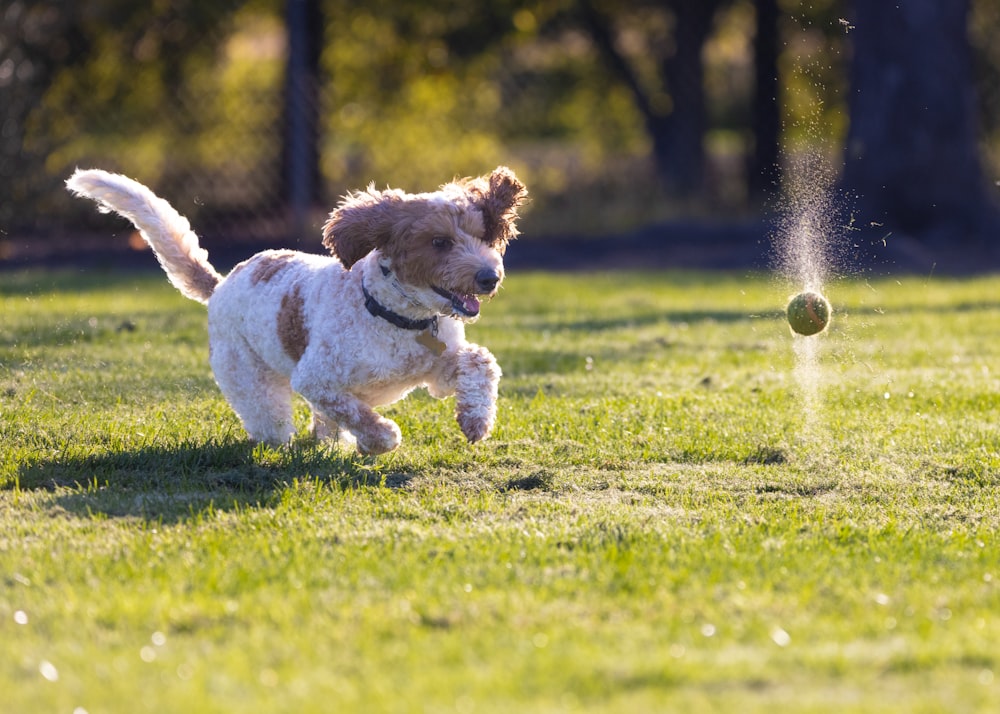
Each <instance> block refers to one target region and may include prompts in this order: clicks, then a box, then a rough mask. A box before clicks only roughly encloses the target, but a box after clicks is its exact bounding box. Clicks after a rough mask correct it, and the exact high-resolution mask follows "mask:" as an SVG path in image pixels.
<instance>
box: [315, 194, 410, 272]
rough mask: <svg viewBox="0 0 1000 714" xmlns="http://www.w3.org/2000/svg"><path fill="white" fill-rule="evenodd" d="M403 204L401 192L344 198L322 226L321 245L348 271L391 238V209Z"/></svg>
mask: <svg viewBox="0 0 1000 714" xmlns="http://www.w3.org/2000/svg"><path fill="white" fill-rule="evenodd" d="M403 200H404V194H403V192H402V191H397V190H392V189H389V190H386V191H378V190H376V189H375V185H374V184H371V185H369V186H368V189H367V190H366V191H357V192H355V193H349V194H347V195H346V196H344V198H343V200H342V201H341V202H340V205H339V206H337V207H336V208H335V209H334V210H333V212H332V213H331V214H330V217H329V218H328V219H327V221H326V223H325V224H324V225H323V245H324V246H326V247H327V248H329V250H330V252H331V253H333V254H334V255H335V256H337V257H338V258H339V259H340V262H341V263H343V264H344V267H345V268H350V267H351V266H352V265H354V264H355V263H357V262H358V261H359V260H361V259H362V258H364V257H365V256H366V255H368V254H369V253H371V252H372V251H373V250H375V249H376V248H382V247H384V246H385V244H386V243H387V242H388V241H389V239H390V237H391V236H392V224H393V208H394V206H396V205H398V204H399V203H400V202H401V201H403Z"/></svg>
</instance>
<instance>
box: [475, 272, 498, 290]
mask: <svg viewBox="0 0 1000 714" xmlns="http://www.w3.org/2000/svg"><path fill="white" fill-rule="evenodd" d="M499 282H500V275H499V274H498V273H497V271H495V270H494V269H493V268H483V269H482V270H480V271H479V272H478V273H476V287H477V288H478V289H479V290H480V291H482V292H484V293H491V292H493V291H494V290H496V287H497V284H498V283H499Z"/></svg>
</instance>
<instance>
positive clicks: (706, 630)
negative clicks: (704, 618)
mask: <svg viewBox="0 0 1000 714" xmlns="http://www.w3.org/2000/svg"><path fill="white" fill-rule="evenodd" d="M701 634H702V635H704V636H705V637H712V636H713V635H714V634H715V625H713V624H712V623H710V622H706V623H705V624H704V625H702V626H701Z"/></svg>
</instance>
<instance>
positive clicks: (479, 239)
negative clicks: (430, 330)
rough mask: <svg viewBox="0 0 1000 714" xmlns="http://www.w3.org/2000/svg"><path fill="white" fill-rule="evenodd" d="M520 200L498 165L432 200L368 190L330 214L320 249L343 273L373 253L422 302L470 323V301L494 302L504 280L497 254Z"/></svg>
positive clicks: (474, 308) (511, 233) (516, 186)
mask: <svg viewBox="0 0 1000 714" xmlns="http://www.w3.org/2000/svg"><path fill="white" fill-rule="evenodd" d="M527 195H528V192H527V190H526V189H525V187H524V184H522V183H521V182H520V181H519V180H518V178H517V177H516V176H515V175H514V172H513V171H511V170H510V169H508V168H506V167H504V166H501V167H499V168H497V169H496V170H495V171H493V173H491V174H489V175H488V176H480V177H478V178H473V179H462V180H458V181H454V182H452V183H449V184H446V185H444V186H442V187H441V188H440V190H438V191H435V192H433V193H420V194H408V193H404V192H403V191H400V190H396V189H386V190H385V191H379V190H376V189H375V187H374V186H369V187H368V189H367V190H366V191H358V192H355V193H351V194H349V195H347V196H345V197H344V199H343V201H341V203H340V205H339V206H337V208H336V209H334V211H333V212H332V213H331V214H330V218H329V220H327V222H326V224H325V225H324V226H323V245H324V246H326V247H327V248H329V249H330V251H331V252H332V253H333V254H334V255H336V256H337V257H338V258H339V259H340V261H341V262H342V263H343V264H344V266H345V267H347V268H350V267H351V266H352V265H354V264H355V263H356V262H357V261H359V260H361V258H363V257H364V256H366V255H368V253H370V252H371V251H373V250H376V249H377V250H379V252H380V253H381V254H382V255H384V256H385V257H386V258H387V259H388V262H389V266H390V268H391V270H392V272H393V273H394V274H395V276H396V277H397V278H398V280H399V281H400V283H401V284H403V285H405V286H406V287H407V288H409V289H410V290H412V291H414V297H417V298H418V299H419V300H420V302H421V303H423V304H425V305H426V306H428V307H433V308H434V309H435V310H436V311H437V312H438V313H440V314H442V315H453V316H455V317H458V318H464V319H471V318H474V317H476V316H477V315H478V314H479V299H478V297H477V296H483V295H485V296H492V295H494V294H495V293H496V291H497V289H498V288H499V286H500V282H501V281H502V280H503V277H504V269H503V254H504V251H506V249H507V244H508V243H509V242H510V241H511V240H512V239H513V238H515V237H516V236H517V225H516V222H517V209H518V206H520V205H521V204H522V203H523V202H524V200H525V198H526V197H527Z"/></svg>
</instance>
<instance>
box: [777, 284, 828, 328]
mask: <svg viewBox="0 0 1000 714" xmlns="http://www.w3.org/2000/svg"><path fill="white" fill-rule="evenodd" d="M785 312H786V313H787V315H788V324H789V325H791V327H792V329H793V330H794V331H795V332H797V333H799V334H800V335H806V336H808V335H815V334H817V333H819V332H822V331H823V330H825V329H826V326H827V325H829V324H830V313H831V312H832V310H831V309H830V303H829V302H828V301H827V299H826V298H825V297H823V296H822V295H820V294H819V293H814V292H804V293H799V294H798V295H796V296H795V297H793V298H792V299H791V300H790V301H789V302H788V307H787V308H786V309H785Z"/></svg>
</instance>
